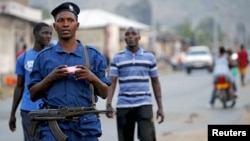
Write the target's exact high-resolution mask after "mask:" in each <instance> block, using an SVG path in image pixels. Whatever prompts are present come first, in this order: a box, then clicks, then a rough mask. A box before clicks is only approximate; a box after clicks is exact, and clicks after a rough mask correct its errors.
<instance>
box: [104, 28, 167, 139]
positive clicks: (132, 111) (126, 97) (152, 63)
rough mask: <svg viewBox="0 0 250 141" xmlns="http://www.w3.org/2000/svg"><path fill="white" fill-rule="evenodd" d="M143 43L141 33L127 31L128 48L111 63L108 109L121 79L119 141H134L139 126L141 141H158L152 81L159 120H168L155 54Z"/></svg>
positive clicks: (118, 104)
mask: <svg viewBox="0 0 250 141" xmlns="http://www.w3.org/2000/svg"><path fill="white" fill-rule="evenodd" d="M139 40H140V33H139V31H138V30H137V29H135V28H134V27H128V28H127V29H126V31H125V41H126V44H127V46H126V47H125V49H124V50H123V51H122V52H119V53H117V54H116V55H115V56H114V57H113V58H112V61H111V63H110V74H109V75H110V78H111V80H112V85H111V86H110V87H109V95H108V98H107V105H106V107H107V109H113V107H112V104H111V103H112V98H113V95H114V92H115V88H116V84H117V80H118V82H119V93H118V99H117V105H116V117H117V128H118V140H119V141H133V140H134V130H135V124H137V127H138V132H137V133H138V139H139V140H140V141H156V135H155V127H154V122H153V118H154V117H153V108H152V103H153V102H152V94H151V92H150V82H151V85H152V88H153V92H154V97H155V99H156V102H157V105H158V110H157V113H156V117H157V119H158V118H159V123H162V122H163V121H164V112H163V106H162V99H161V86H160V82H159V78H158V71H157V64H156V59H155V56H154V55H153V54H152V53H151V52H149V51H146V50H144V49H143V48H142V47H140V46H139ZM113 116H114V115H113V114H112V113H107V117H108V118H112V117H113Z"/></svg>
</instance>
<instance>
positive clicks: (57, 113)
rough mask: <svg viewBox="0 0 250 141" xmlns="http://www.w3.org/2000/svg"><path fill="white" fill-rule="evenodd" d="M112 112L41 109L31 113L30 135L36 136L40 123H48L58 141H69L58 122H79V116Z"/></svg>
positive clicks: (78, 109)
mask: <svg viewBox="0 0 250 141" xmlns="http://www.w3.org/2000/svg"><path fill="white" fill-rule="evenodd" d="M107 112H113V111H112V110H96V109H95V108H94V107H64V108H59V109H41V110H35V111H31V112H29V118H30V120H31V129H30V135H31V136H34V135H35V132H36V128H37V125H38V123H39V122H41V121H47V122H48V124H49V127H50V129H51V132H52V133H53V135H54V136H55V137H56V139H57V140H58V141H67V139H68V137H67V136H66V135H65V134H64V133H63V132H62V130H61V129H60V127H59V126H58V123H57V121H58V120H60V121H78V119H79V116H82V115H85V114H88V113H95V114H101V113H107Z"/></svg>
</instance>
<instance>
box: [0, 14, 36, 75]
mask: <svg viewBox="0 0 250 141" xmlns="http://www.w3.org/2000/svg"><path fill="white" fill-rule="evenodd" d="M0 19H1V20H0V31H1V32H0V66H1V67H0V73H1V74H8V73H14V71H15V64H16V57H15V56H16V53H17V51H18V50H20V49H21V48H22V46H23V44H26V45H27V46H28V48H31V47H32V45H33V35H32V28H33V24H31V23H30V22H28V21H25V20H21V19H18V18H15V17H12V16H8V15H0Z"/></svg>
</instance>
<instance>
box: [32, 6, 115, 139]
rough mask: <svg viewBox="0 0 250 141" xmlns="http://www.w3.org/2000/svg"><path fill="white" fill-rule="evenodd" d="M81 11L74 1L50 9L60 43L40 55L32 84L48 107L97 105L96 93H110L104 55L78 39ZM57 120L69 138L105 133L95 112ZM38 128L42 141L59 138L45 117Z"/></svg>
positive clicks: (92, 136)
mask: <svg viewBox="0 0 250 141" xmlns="http://www.w3.org/2000/svg"><path fill="white" fill-rule="evenodd" d="M79 13H80V9H79V7H78V6H77V5H76V4H74V3H72V2H65V3H62V4H60V5H59V6H57V7H56V8H54V9H53V10H52V12H51V14H52V16H53V17H54V20H55V21H54V23H53V26H54V28H55V31H56V32H57V36H58V43H57V44H56V45H55V46H52V47H50V48H47V49H45V50H43V51H42V52H41V53H40V54H39V55H38V56H37V58H36V60H35V62H34V67H33V70H32V72H31V74H30V78H31V80H30V84H29V90H30V93H31V95H30V96H31V99H32V100H33V101H36V100H38V99H40V98H42V99H43V102H44V108H46V109H50V108H52V109H59V108H64V107H69V108H75V107H93V108H95V107H94V105H95V103H96V102H97V100H98V99H97V98H98V97H97V96H99V97H101V98H103V99H105V98H106V97H107V95H108V86H109V85H110V84H111V82H110V79H109V78H108V77H106V76H105V71H106V69H107V63H106V59H105V57H104V55H103V54H101V53H100V52H99V51H98V50H97V49H96V47H94V46H89V45H86V46H84V45H83V44H82V43H81V42H80V41H79V40H77V39H76V31H77V30H78V28H79V22H78V14H79ZM86 36H87V35H86ZM88 63H89V64H90V65H91V67H90V68H88V67H87V66H88V65H87V64H88ZM69 67H70V68H69ZM91 86H93V87H91ZM91 88H94V89H95V93H93V91H92V89H91ZM57 123H58V126H59V128H60V129H61V130H62V132H63V133H64V134H65V135H66V136H67V137H68V140H67V141H98V138H99V137H100V136H101V135H102V130H101V122H100V119H99V117H98V116H97V115H96V114H95V113H88V114H85V115H82V116H78V117H77V120H75V119H72V120H66V121H65V120H57ZM38 128H39V129H38V130H39V133H40V135H41V140H42V141H56V140H57V139H56V138H55V136H54V135H53V132H52V131H51V129H50V127H49V125H48V124H47V122H46V121H44V122H40V124H39V127H38Z"/></svg>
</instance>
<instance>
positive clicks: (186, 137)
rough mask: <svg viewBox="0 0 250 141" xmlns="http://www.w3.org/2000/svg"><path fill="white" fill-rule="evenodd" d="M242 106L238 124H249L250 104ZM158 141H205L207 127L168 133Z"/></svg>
mask: <svg viewBox="0 0 250 141" xmlns="http://www.w3.org/2000/svg"><path fill="white" fill-rule="evenodd" d="M244 108H245V112H244V113H243V114H242V118H241V119H240V120H239V121H238V124H250V120H249V119H250V104H249V105H246V106H245V107H244ZM158 141H207V129H204V130H194V131H187V132H178V133H169V134H166V135H164V136H162V137H160V138H158Z"/></svg>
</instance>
